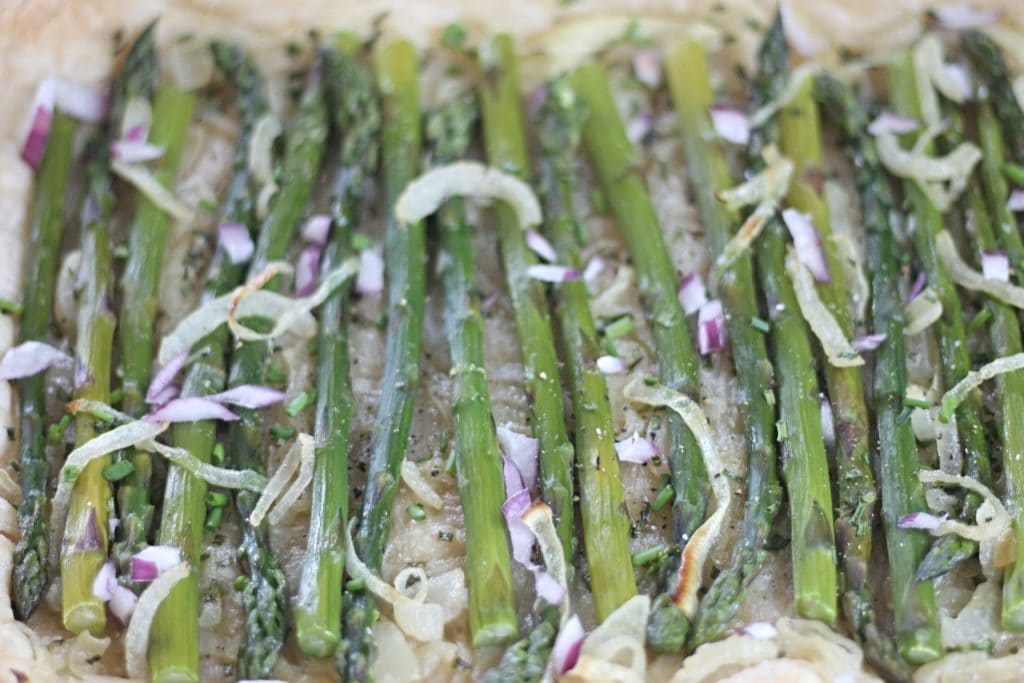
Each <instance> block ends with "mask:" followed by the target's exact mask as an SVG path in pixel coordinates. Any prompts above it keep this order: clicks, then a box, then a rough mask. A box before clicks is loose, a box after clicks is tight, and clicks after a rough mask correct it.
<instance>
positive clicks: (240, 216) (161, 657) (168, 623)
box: [149, 43, 268, 683]
mask: <svg viewBox="0 0 1024 683" xmlns="http://www.w3.org/2000/svg"><path fill="white" fill-rule="evenodd" d="M212 50H213V55H214V59H215V61H216V63H217V66H218V67H219V68H220V70H221V72H222V73H224V75H225V76H226V77H227V78H228V80H229V81H230V82H231V83H232V84H233V86H234V88H235V99H236V102H237V107H238V111H239V115H240V117H241V123H242V126H241V133H240V135H239V138H238V142H237V144H236V147H235V158H234V161H233V164H232V179H231V184H230V185H229V186H228V195H227V197H226V198H225V200H224V203H223V207H222V209H221V213H220V219H221V222H222V223H228V222H234V223H241V224H242V225H245V226H251V225H252V223H253V219H254V215H253V207H252V196H251V190H252V186H251V178H250V174H249V169H248V165H249V149H250V141H251V137H252V132H253V128H254V126H255V125H256V121H258V120H259V118H260V117H262V116H263V115H264V114H265V113H266V112H267V110H268V103H267V100H266V96H265V95H264V91H263V79H262V78H261V77H260V75H259V73H258V72H257V71H256V68H255V66H254V65H253V63H252V61H251V60H250V59H249V58H248V56H247V55H246V54H245V52H244V51H243V50H241V49H240V48H238V47H234V46H230V45H226V44H222V43H214V44H213V46H212ZM244 275H245V265H244V264H242V263H238V264H236V263H232V262H231V260H230V258H228V256H227V254H226V253H225V252H224V251H223V250H222V249H218V250H217V252H216V253H215V254H214V259H213V262H212V264H211V266H210V271H209V273H208V274H207V277H206V283H205V285H204V291H203V299H204V300H205V301H208V300H210V299H213V298H216V297H218V296H222V295H224V294H227V293H228V292H230V291H231V290H232V289H233V288H234V287H236V286H238V284H240V282H241V280H242V278H243V276H244ZM229 343H230V338H229V333H228V329H227V325H222V326H221V327H219V328H218V329H217V330H216V331H214V332H212V333H211V334H210V335H208V336H207V337H206V338H205V339H203V340H202V341H200V342H199V343H198V344H197V345H196V349H195V350H194V352H193V355H192V358H193V360H191V361H190V363H189V364H188V366H187V368H186V370H185V381H184V384H183V386H182V395H183V396H204V395H209V394H213V393H216V392H218V391H221V390H222V389H223V388H224V383H225V363H224V360H225V358H224V355H225V352H226V349H227V348H228V345H229ZM216 431H217V423H216V422H215V421H213V420H202V421H198V422H184V423H179V424H176V425H174V427H173V430H172V438H173V441H174V443H175V445H176V446H178V447H180V448H185V449H186V450H188V451H189V453H191V454H192V455H194V456H195V457H196V458H198V459H199V460H201V461H203V462H210V460H211V457H212V452H213V448H214V445H215V441H216V436H217V434H216ZM206 488H207V487H206V482H204V481H203V480H202V479H198V478H196V477H193V476H192V475H190V474H189V473H188V472H186V471H185V470H184V469H182V468H180V467H178V466H176V465H171V466H170V467H169V469H168V472H167V484H166V487H165V490H164V504H163V515H162V518H161V521H160V529H159V531H158V533H157V541H158V542H159V543H160V544H161V545H171V546H174V547H177V548H180V549H181V550H182V554H183V557H185V558H186V559H187V560H188V562H189V563H190V564H191V565H192V566H193V567H198V566H199V563H200V561H201V557H200V555H201V552H202V539H203V520H204V517H205V515H206V502H205V497H206ZM198 617H199V578H198V576H197V574H196V572H195V571H193V572H192V574H191V576H189V577H188V578H187V579H186V580H184V581H182V582H181V583H179V584H178V585H177V586H175V587H174V589H173V590H172V591H171V593H170V595H169V596H168V599H167V600H164V602H163V603H161V605H160V608H159V609H158V610H157V613H156V616H155V617H154V620H153V626H152V630H151V635H150V647H149V667H150V671H151V673H152V677H153V680H154V681H159V682H167V683H169V682H171V681H198V680H199V628H198V623H197V621H198Z"/></svg>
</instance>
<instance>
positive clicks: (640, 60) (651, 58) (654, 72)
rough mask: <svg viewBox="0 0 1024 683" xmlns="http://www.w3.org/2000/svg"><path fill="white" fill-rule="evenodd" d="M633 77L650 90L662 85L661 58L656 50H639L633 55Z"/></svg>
mask: <svg viewBox="0 0 1024 683" xmlns="http://www.w3.org/2000/svg"><path fill="white" fill-rule="evenodd" d="M633 75H635V76H636V80H638V81H640V82H641V83H643V84H644V85H646V86H647V87H648V88H657V87H658V85H659V84H660V83H661V58H660V56H659V55H658V53H657V52H656V51H655V50H637V51H636V52H634V53H633Z"/></svg>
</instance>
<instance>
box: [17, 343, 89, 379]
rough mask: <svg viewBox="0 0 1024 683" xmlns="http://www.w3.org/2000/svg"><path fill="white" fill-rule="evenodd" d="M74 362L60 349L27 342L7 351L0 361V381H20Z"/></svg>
mask: <svg viewBox="0 0 1024 683" xmlns="http://www.w3.org/2000/svg"><path fill="white" fill-rule="evenodd" d="M72 363H74V360H73V359H72V358H71V356H69V355H68V354H66V353H64V352H63V351H61V350H60V349H58V348H56V347H53V346H50V345H49V344H44V343H43V342H38V341H27V342H22V343H21V344H18V345H17V346H15V347H13V348H10V349H8V350H7V353H5V354H4V357H3V360H0V380H12V379H21V378H22V377H31V376H32V375H38V374H39V373H40V372H45V371H46V370H49V369H50V368H52V367H54V366H62V367H68V366H70V365H71V364H72Z"/></svg>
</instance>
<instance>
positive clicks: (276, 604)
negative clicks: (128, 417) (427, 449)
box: [228, 64, 327, 678]
mask: <svg viewBox="0 0 1024 683" xmlns="http://www.w3.org/2000/svg"><path fill="white" fill-rule="evenodd" d="M326 138H327V110H326V105H325V101H324V93H323V84H322V79H321V73H320V65H319V64H317V65H315V66H314V67H313V70H312V71H311V72H310V77H309V81H308V82H307V84H306V88H305V91H304V92H303V94H302V100H301V102H300V103H299V110H298V112H297V114H296V116H295V120H294V121H293V122H292V124H291V127H290V129H289V131H288V133H287V141H286V149H285V153H284V159H283V161H282V167H281V179H282V182H281V188H280V190H278V194H277V196H276V197H275V199H274V203H273V205H272V206H271V209H270V212H269V213H268V214H267V217H266V219H264V221H263V225H262V226H261V227H260V235H259V240H258V241H257V243H256V251H255V253H254V254H253V259H252V262H251V263H250V264H249V277H253V276H255V275H256V274H257V273H260V272H261V271H262V270H263V269H264V268H265V267H266V265H267V264H268V263H269V262H271V261H279V260H281V259H283V258H284V257H285V256H286V255H287V253H288V248H289V246H290V245H291V242H292V237H293V235H294V234H295V229H296V227H297V226H298V223H299V221H300V219H301V218H302V214H303V212H304V211H305V207H306V204H307V203H308V201H309V198H310V195H311V194H312V191H313V185H314V183H315V181H316V177H317V173H318V171H319V168H320V162H321V158H322V155H323V149H324V143H325V141H326ZM279 284H280V279H279V278H275V279H273V280H271V281H270V282H269V283H268V284H267V285H266V286H265V287H264V289H270V290H273V289H275V288H277V287H278V286H279ZM246 324H247V325H248V326H250V327H252V328H254V329H258V328H263V329H265V328H268V327H269V324H270V321H268V320H266V319H264V318H255V319H251V320H248V321H246ZM270 350H271V347H270V344H269V343H267V342H243V343H241V344H240V345H238V346H236V347H235V349H234V351H233V353H232V356H231V371H230V374H229V377H228V385H229V386H239V385H242V384H263V382H264V370H265V368H264V365H265V362H266V359H267V357H268V356H269V355H270ZM238 415H239V417H240V419H239V420H238V421H236V422H233V423H232V424H231V427H230V430H229V432H228V439H229V442H228V444H229V447H228V457H229V458H230V462H231V464H232V466H234V467H235V468H236V469H240V470H242V469H251V470H255V471H258V472H262V471H263V470H264V467H265V465H264V462H263V457H262V456H263V452H264V451H263V420H262V418H261V416H260V414H259V413H258V412H257V411H255V410H249V409H240V410H238ZM258 497H259V496H258V495H257V494H256V493H253V492H251V491H239V492H237V493H236V494H235V508H236V509H237V510H238V516H239V518H240V519H241V521H242V544H241V549H240V552H239V556H240V560H241V563H242V567H243V569H244V571H245V573H246V574H248V576H247V577H246V580H245V582H244V587H243V589H242V606H243V608H244V609H245V615H246V619H245V635H244V636H243V638H242V643H241V646H240V648H239V651H238V673H239V677H240V678H267V677H268V676H269V674H270V671H271V670H272V669H273V668H274V665H275V663H276V662H277V657H278V652H279V651H280V649H281V645H282V644H283V642H284V636H285V632H286V630H287V623H286V617H285V615H286V612H287V607H288V596H287V594H286V591H287V586H286V585H285V576H284V572H283V571H282V570H281V567H280V565H279V564H278V561H277V557H276V556H275V555H274V551H273V549H272V548H271V547H270V533H269V529H268V528H267V525H266V524H265V523H262V524H260V525H259V526H258V527H254V526H253V525H252V524H250V523H249V516H250V515H251V514H252V511H253V508H254V507H255V506H256V501H257V499H258Z"/></svg>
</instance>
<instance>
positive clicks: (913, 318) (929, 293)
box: [903, 287, 942, 337]
mask: <svg viewBox="0 0 1024 683" xmlns="http://www.w3.org/2000/svg"><path fill="white" fill-rule="evenodd" d="M903 315H904V317H905V318H906V321H907V326H906V327H905V328H904V329H903V334H905V335H906V336H908V337H913V336H914V335H915V334H920V333H921V332H924V331H925V330H927V329H928V328H929V327H931V326H932V324H933V323H934V322H935V321H936V320H938V319H939V318H941V317H942V302H941V301H940V300H939V295H938V294H936V293H935V290H933V289H932V288H931V287H925V288H924V289H923V290H921V292H919V293H918V294H917V296H915V297H914V298H913V299H911V301H910V303H909V304H907V306H906V308H904V309H903Z"/></svg>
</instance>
